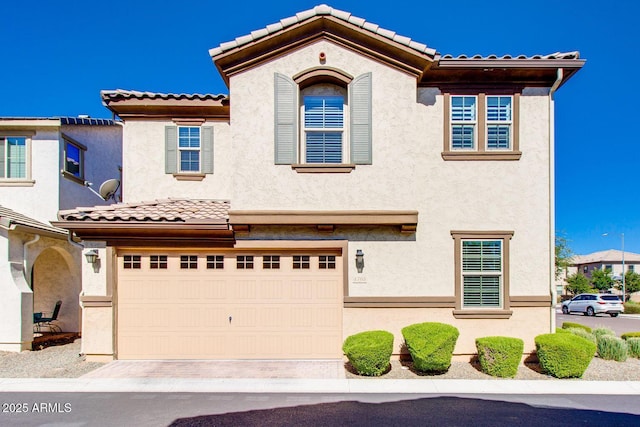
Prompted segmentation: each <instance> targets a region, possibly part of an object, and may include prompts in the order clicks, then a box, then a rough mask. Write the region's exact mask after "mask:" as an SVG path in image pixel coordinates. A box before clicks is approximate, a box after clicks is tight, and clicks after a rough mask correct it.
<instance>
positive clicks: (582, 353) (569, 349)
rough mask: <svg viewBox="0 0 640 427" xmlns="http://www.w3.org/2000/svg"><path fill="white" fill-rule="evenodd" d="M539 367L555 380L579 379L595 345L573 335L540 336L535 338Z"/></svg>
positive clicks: (594, 349)
mask: <svg viewBox="0 0 640 427" xmlns="http://www.w3.org/2000/svg"><path fill="white" fill-rule="evenodd" d="M535 343H536V350H537V353H538V360H539V361H540V367H541V368H542V369H543V371H544V372H546V373H548V374H549V375H552V376H554V377H556V378H580V377H581V376H582V374H584V371H586V370H587V368H588V367H589V363H591V360H592V359H593V356H594V355H595V353H596V345H595V344H594V343H592V342H591V341H588V340H586V339H584V338H581V337H579V336H577V335H573V334H542V335H538V336H537V337H536V338H535Z"/></svg>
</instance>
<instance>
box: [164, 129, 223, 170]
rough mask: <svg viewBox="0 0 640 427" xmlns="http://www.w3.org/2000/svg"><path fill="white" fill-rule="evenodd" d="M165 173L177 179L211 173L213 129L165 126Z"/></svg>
mask: <svg viewBox="0 0 640 427" xmlns="http://www.w3.org/2000/svg"><path fill="white" fill-rule="evenodd" d="M165 173H167V174H173V175H174V176H175V177H176V178H178V179H179V178H180V177H181V176H183V177H184V176H186V177H187V178H188V177H192V178H193V177H194V176H201V178H203V177H204V174H210V173H213V127H211V126H186V125H185V126H166V127H165Z"/></svg>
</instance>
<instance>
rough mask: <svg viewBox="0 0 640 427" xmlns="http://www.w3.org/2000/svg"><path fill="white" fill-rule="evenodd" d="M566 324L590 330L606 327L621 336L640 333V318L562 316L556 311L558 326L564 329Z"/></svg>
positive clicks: (604, 315)
mask: <svg viewBox="0 0 640 427" xmlns="http://www.w3.org/2000/svg"><path fill="white" fill-rule="evenodd" d="M564 322H573V323H580V324H582V325H585V326H589V327H590V328H597V327H600V326H604V327H607V328H610V329H612V330H613V331H615V333H616V334H617V335H618V336H620V335H622V334H623V333H625V332H637V331H640V316H629V315H620V316H618V317H611V316H609V315H608V314H598V315H597V316H595V317H593V316H585V315H583V314H581V313H573V314H562V313H561V312H559V310H558V311H556V325H557V327H559V328H560V327H562V324H563V323H564Z"/></svg>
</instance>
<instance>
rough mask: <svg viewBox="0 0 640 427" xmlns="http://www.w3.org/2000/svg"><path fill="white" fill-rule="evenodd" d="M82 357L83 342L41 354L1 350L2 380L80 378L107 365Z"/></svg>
mask: <svg viewBox="0 0 640 427" xmlns="http://www.w3.org/2000/svg"><path fill="white" fill-rule="evenodd" d="M103 365H104V363H96V362H87V361H85V360H84V356H80V340H79V339H77V340H75V341H74V342H73V343H71V344H65V345H57V346H53V347H47V348H45V349H43V350H38V351H23V352H21V353H12V352H6V351H0V378H78V377H80V376H82V375H84V374H86V373H87V372H91V371H93V370H94V369H97V368H99V367H100V366H103Z"/></svg>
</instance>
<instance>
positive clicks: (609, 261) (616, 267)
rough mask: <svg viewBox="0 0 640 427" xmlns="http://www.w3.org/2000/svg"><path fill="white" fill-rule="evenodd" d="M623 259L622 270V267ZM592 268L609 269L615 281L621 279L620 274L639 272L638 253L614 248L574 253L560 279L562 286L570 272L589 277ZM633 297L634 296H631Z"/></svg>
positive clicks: (639, 256)
mask: <svg viewBox="0 0 640 427" xmlns="http://www.w3.org/2000/svg"><path fill="white" fill-rule="evenodd" d="M623 260H624V270H623V267H622V264H623ZM593 270H603V271H607V270H608V271H610V272H611V276H612V277H613V279H614V280H616V281H622V274H623V271H624V273H626V272H628V271H634V272H636V273H640V254H636V253H633V252H624V253H623V252H622V251H619V250H615V249H609V250H607V251H599V252H593V253H591V254H587V255H574V256H573V257H572V258H571V263H570V264H569V267H567V269H566V272H565V274H564V277H563V280H562V286H564V285H566V282H565V280H566V278H567V277H568V276H570V275H572V274H576V273H582V274H584V275H585V276H587V277H589V278H590V277H591V273H592V272H593ZM632 299H634V298H632Z"/></svg>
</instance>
